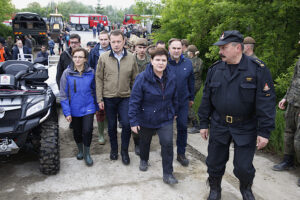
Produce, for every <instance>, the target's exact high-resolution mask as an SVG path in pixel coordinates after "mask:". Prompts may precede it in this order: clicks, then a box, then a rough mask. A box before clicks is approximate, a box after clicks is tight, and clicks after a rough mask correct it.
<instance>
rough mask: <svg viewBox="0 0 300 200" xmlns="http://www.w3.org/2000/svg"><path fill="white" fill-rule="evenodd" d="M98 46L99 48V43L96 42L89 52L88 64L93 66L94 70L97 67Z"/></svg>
mask: <svg viewBox="0 0 300 200" xmlns="http://www.w3.org/2000/svg"><path fill="white" fill-rule="evenodd" d="M99 48H100V43H97V45H96V46H95V47H94V48H92V50H91V52H90V54H89V60H88V63H89V65H90V67H91V68H93V69H94V70H96V68H97V64H98V60H99V57H100V54H99ZM108 50H110V46H109V47H108V49H107V51H108Z"/></svg>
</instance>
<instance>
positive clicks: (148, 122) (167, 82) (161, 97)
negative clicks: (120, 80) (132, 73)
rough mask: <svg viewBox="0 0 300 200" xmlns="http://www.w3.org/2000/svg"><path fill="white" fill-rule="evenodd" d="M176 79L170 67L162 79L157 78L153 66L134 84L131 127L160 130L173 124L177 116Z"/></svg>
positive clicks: (130, 107)
mask: <svg viewBox="0 0 300 200" xmlns="http://www.w3.org/2000/svg"><path fill="white" fill-rule="evenodd" d="M177 111H178V100H177V91H176V77H175V75H174V74H173V73H172V72H171V71H170V69H169V67H168V66H167V68H166V69H165V71H164V75H163V77H162V79H159V78H158V77H157V76H155V74H154V72H153V67H152V65H151V64H149V65H148V66H147V68H146V69H145V71H143V72H142V73H140V74H139V75H138V76H137V77H136V79H135V82H134V85H133V88H132V92H131V95H130V100H129V111H128V116H129V122H130V126H142V127H146V128H160V127H162V126H164V125H165V124H168V123H172V122H173V119H174V116H175V115H177Z"/></svg>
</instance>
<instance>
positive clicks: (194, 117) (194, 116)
mask: <svg viewBox="0 0 300 200" xmlns="http://www.w3.org/2000/svg"><path fill="white" fill-rule="evenodd" d="M200 88H201V81H197V80H196V81H195V93H194V96H195V97H196V94H197V93H198V91H199V90H200ZM188 119H189V120H190V121H198V118H197V113H196V112H195V111H194V110H193V108H192V107H189V115H188Z"/></svg>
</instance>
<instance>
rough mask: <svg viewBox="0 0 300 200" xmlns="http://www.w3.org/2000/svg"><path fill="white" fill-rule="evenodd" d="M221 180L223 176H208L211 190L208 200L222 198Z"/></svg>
mask: <svg viewBox="0 0 300 200" xmlns="http://www.w3.org/2000/svg"><path fill="white" fill-rule="evenodd" d="M221 181H222V177H212V176H210V177H208V182H209V187H210V192H209V196H208V198H207V200H220V199H221V190H222V189H221Z"/></svg>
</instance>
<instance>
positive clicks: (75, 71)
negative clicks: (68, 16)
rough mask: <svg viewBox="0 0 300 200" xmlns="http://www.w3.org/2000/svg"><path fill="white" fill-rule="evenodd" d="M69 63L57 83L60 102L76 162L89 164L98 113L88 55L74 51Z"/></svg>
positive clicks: (80, 51) (78, 50) (81, 49)
mask: <svg viewBox="0 0 300 200" xmlns="http://www.w3.org/2000/svg"><path fill="white" fill-rule="evenodd" d="M72 56H73V63H72V64H70V65H69V66H68V68H67V69H65V71H64V72H63V75H62V77H61V80H60V98H61V100H60V102H61V106H62V110H63V113H64V115H65V117H66V120H67V121H68V122H72V125H73V135H74V140H75V142H76V144H77V147H78V154H77V156H76V157H77V159H78V160H82V159H83V158H84V160H85V163H86V164H87V165H88V166H91V165H93V160H92V158H91V156H90V145H91V141H92V132H93V121H94V113H95V112H96V110H99V108H98V105H97V102H96V91H95V73H94V70H93V69H92V68H91V67H89V66H88V64H87V57H88V52H87V50H85V49H83V48H77V49H75V50H73V52H72Z"/></svg>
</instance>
